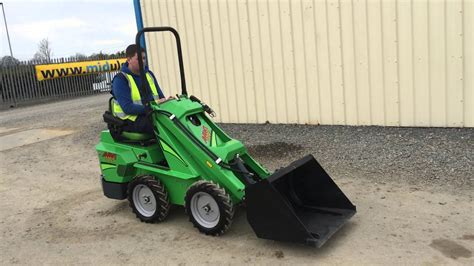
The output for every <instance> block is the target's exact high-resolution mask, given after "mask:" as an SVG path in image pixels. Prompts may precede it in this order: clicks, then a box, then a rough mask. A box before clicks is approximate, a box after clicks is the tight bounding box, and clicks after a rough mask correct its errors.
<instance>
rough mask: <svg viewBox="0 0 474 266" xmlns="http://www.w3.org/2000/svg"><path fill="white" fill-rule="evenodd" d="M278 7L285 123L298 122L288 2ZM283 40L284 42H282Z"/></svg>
mask: <svg viewBox="0 0 474 266" xmlns="http://www.w3.org/2000/svg"><path fill="white" fill-rule="evenodd" d="M278 4H279V7H280V21H281V24H280V26H281V36H280V42H281V43H282V55H281V56H282V58H283V69H284V72H283V75H284V80H285V83H284V90H285V94H284V97H285V102H286V108H287V112H288V116H287V120H286V123H297V122H298V109H297V94H296V80H295V78H296V77H295V64H294V56H295V55H294V53H295V50H294V47H293V38H292V35H293V32H292V29H291V15H290V3H289V1H285V0H280V1H279V2H278ZM282 40H284V41H282Z"/></svg>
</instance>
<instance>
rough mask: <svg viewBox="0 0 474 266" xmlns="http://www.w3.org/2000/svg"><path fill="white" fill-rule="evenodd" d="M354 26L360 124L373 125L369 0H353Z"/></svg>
mask: <svg viewBox="0 0 474 266" xmlns="http://www.w3.org/2000/svg"><path fill="white" fill-rule="evenodd" d="M352 3H353V20H354V22H353V27H354V51H355V52H354V57H355V59H354V60H355V69H356V80H357V81H356V82H357V83H356V89H357V107H358V109H357V110H358V112H357V114H358V124H359V125H372V119H371V110H370V107H371V95H370V72H369V49H368V48H369V47H368V39H369V35H368V31H367V28H368V19H367V1H366V0H354V1H353V2H352Z"/></svg>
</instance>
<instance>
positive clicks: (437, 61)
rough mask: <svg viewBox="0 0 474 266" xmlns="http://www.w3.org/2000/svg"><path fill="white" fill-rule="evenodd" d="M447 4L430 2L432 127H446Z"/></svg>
mask: <svg viewBox="0 0 474 266" xmlns="http://www.w3.org/2000/svg"><path fill="white" fill-rule="evenodd" d="M444 7H445V2H443V1H429V2H428V15H429V20H428V23H429V26H428V28H429V40H428V42H429V44H430V47H429V60H430V64H429V72H430V73H429V75H430V101H431V103H430V113H431V121H430V125H432V126H439V127H442V126H446V90H447V88H446V41H445V40H446V21H445V16H444V15H445V13H444V11H445V8H444Z"/></svg>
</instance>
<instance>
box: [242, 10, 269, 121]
mask: <svg viewBox="0 0 474 266" xmlns="http://www.w3.org/2000/svg"><path fill="white" fill-rule="evenodd" d="M246 8H247V15H248V18H249V25H252V26H250V27H249V32H250V52H251V59H252V69H253V72H252V79H253V85H254V90H255V94H254V95H255V97H254V99H253V102H254V105H255V106H256V116H257V122H258V123H263V122H265V121H266V120H265V118H266V117H268V112H267V106H266V105H267V104H266V102H267V101H266V100H265V90H266V89H265V83H264V80H265V78H264V76H263V75H264V71H263V68H264V65H265V64H266V63H265V62H264V61H263V58H262V46H266V45H268V43H263V41H262V38H261V37H260V32H261V30H260V27H261V25H260V20H261V19H262V18H261V15H260V14H259V10H258V2H256V1H249V2H248V3H247V5H246Z"/></svg>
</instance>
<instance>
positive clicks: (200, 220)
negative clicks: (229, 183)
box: [185, 180, 234, 236]
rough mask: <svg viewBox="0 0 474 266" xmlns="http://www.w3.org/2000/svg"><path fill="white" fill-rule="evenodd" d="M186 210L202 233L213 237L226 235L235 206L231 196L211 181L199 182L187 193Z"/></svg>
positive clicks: (190, 219)
mask: <svg viewBox="0 0 474 266" xmlns="http://www.w3.org/2000/svg"><path fill="white" fill-rule="evenodd" d="M185 210H186V213H187V214H188V216H189V221H191V222H192V223H193V225H194V227H196V228H197V229H198V230H199V231H200V232H201V233H204V234H206V235H212V236H219V235H222V234H224V233H225V232H226V231H227V230H228V229H229V228H230V225H231V224H232V219H233V218H234V206H233V204H232V201H231V199H230V196H229V194H227V192H226V191H225V190H224V189H223V188H221V187H220V186H219V185H216V184H214V183H212V182H209V181H204V180H201V181H197V182H196V183H194V184H193V185H192V186H191V187H190V188H189V189H188V191H187V192H186V198H185Z"/></svg>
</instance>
